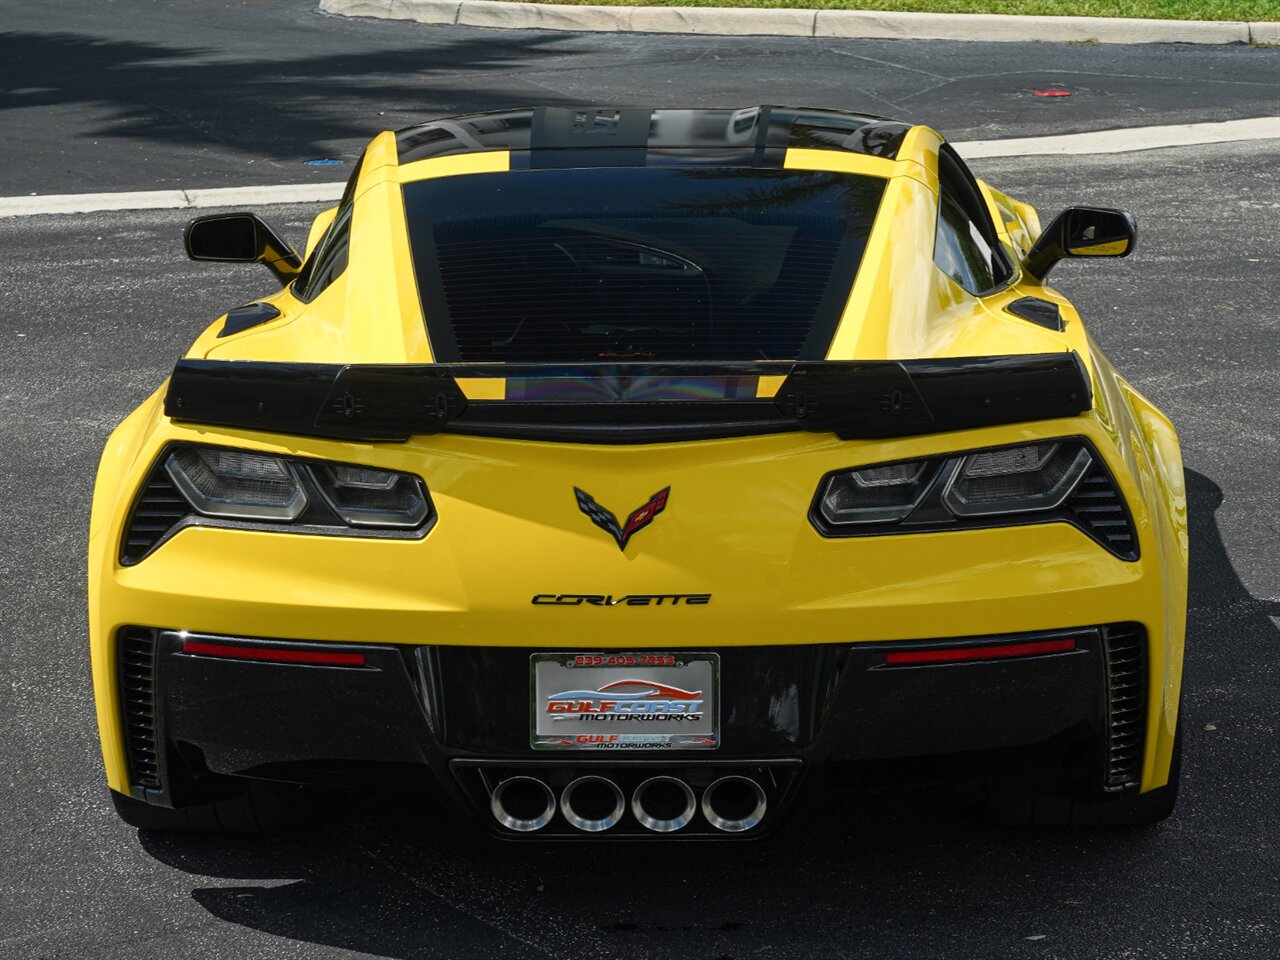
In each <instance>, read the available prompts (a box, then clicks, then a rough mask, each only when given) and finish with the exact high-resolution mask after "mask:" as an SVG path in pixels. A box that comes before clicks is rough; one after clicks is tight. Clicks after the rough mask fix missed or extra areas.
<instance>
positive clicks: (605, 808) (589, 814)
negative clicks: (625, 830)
mask: <svg viewBox="0 0 1280 960" xmlns="http://www.w3.org/2000/svg"><path fill="white" fill-rule="evenodd" d="M626 810H627V800H626V797H624V796H623V795H622V790H621V788H620V787H619V786H618V785H617V784H616V783H614V782H613V781H612V780H610V779H608V778H607V777H597V776H590V775H588V776H585V777H579V778H578V779H577V780H574V781H572V782H571V783H570V784H569V785H568V786H567V787H565V788H564V790H563V791H561V793H560V812H561V813H563V814H564V818H565V819H566V820H567V821H569V823H570V825H572V826H574V827H577V828H578V829H579V830H584V831H586V832H587V833H601V832H602V831H605V830H608V829H609V828H610V827H613V826H616V825H617V823H618V821H619V820H621V819H622V815H623V814H624V813H625V812H626Z"/></svg>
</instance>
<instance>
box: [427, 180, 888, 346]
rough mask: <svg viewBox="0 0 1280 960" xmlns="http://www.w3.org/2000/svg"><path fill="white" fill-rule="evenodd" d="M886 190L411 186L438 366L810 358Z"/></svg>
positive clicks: (766, 183)
mask: <svg viewBox="0 0 1280 960" xmlns="http://www.w3.org/2000/svg"><path fill="white" fill-rule="evenodd" d="M883 190H884V181H883V180H882V179H880V178H877V177H861V176H854V175H850V174H839V173H827V172H814V171H796V170H759V169H753V168H721V167H707V166H700V167H693V166H689V167H675V166H670V167H636V168H596V169H592V168H582V169H568V170H528V171H517V172H512V173H503V174H473V175H467V176H457V177H443V178H438V179H432V180H422V181H418V182H415V183H410V184H406V185H405V187H404V198H405V211H406V216H407V219H408V227H409V240H410V244H411V246H412V250H413V261H414V270H415V272H416V275H417V280H418V289H419V292H420V293H421V296H422V300H423V305H422V306H423V313H424V315H425V316H426V318H427V327H428V332H429V333H430V335H431V340H432V345H433V348H434V351H435V354H436V357H437V359H439V360H441V361H447V360H463V361H509V362H520V361H526V362H546V361H551V362H592V361H597V360H785V359H820V358H821V357H823V356H825V354H826V349H827V346H828V344H829V343H830V341H831V337H832V335H833V334H834V332H835V327H836V324H837V323H838V322H839V318H840V314H841V311H842V310H843V308H844V304H845V301H846V300H847V299H848V295H849V290H850V287H851V286H852V284H853V280H854V276H855V275H856V273H857V269H858V264H859V262H860V261H861V259H862V254H863V250H864V249H865V247H866V242H867V236H868V234H869V233H870V230H871V224H872V222H873V220H874V219H875V214H876V209H877V207H878V205H879V203H880V196H881V194H882V192H883Z"/></svg>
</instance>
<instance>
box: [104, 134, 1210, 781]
mask: <svg viewBox="0 0 1280 960" xmlns="http://www.w3.org/2000/svg"><path fill="white" fill-rule="evenodd" d="M940 142H941V140H940V138H939V137H938V135H937V134H936V133H934V132H933V131H931V130H928V129H927V128H923V127H920V128H916V129H915V130H913V131H912V133H911V134H909V135H908V137H907V138H906V140H905V141H904V142H903V146H902V149H901V150H900V159H898V160H896V161H889V160H884V159H881V158H876V157H865V156H858V155H854V154H849V153H843V152H837V151H821V150H791V151H790V152H789V153H788V155H787V158H786V165H787V166H788V167H789V168H792V169H829V170H836V171H845V172H856V173H863V174H867V175H871V176H882V177H885V178H886V180H887V183H886V187H885V191H884V195H883V200H882V205H881V211H880V215H879V217H878V218H877V220H876V223H875V226H874V228H873V231H872V235H871V237H870V240H869V242H868V245H867V249H866V253H865V256H864V258H863V261H862V264H861V267H860V269H859V271H858V274H857V277H856V280H855V282H854V285H853V287H852V289H851V291H850V294H849V299H848V302H847V304H846V307H845V310H844V312H843V316H842V319H841V322H840V325H839V328H838V330H837V332H836V335H835V337H834V339H833V341H832V344H831V347H830V349H829V351H828V358H830V359H855V358H856V359H879V358H907V357H962V356H991V355H996V354H1019V353H1058V352H1065V351H1072V350H1074V351H1076V352H1078V353H1079V355H1080V356H1081V357H1082V359H1083V360H1084V361H1085V364H1086V366H1087V367H1088V369H1089V372H1090V375H1091V377H1092V380H1093V388H1094V393H1095V398H1096V404H1095V409H1094V410H1093V411H1091V412H1090V413H1087V414H1085V415H1082V416H1079V417H1075V418H1070V419H1067V420H1061V421H1042V422H1037V423H1025V424H1016V425H1010V426H1002V427H991V428H985V429H980V430H972V431H966V432H963V433H955V434H935V435H928V436H919V437H910V438H903V439H891V440H874V441H869V440H862V441H844V442H842V441H840V440H838V439H836V438H835V437H834V436H827V435H815V434H808V433H795V434H782V435H774V436H762V437H750V438H741V439H724V440H712V441H699V442H684V443H663V444H641V445H620V446H598V445H583V444H571V443H550V442H532V441H516V440H496V439H483V438H477V437H466V436H456V435H446V434H442V435H438V436H431V437H418V438H414V439H413V440H411V441H410V442H408V443H405V444H366V443H347V442H339V441H333V440H319V439H310V438H305V437H292V436H290V437H286V436H274V435H268V434H262V433H255V432H251V431H234V430H225V429H218V428H212V427H194V426H191V425H183V424H178V423H175V422H172V421H170V420H169V419H167V418H166V417H165V416H164V415H163V411H162V404H161V398H162V396H163V391H161V392H158V393H157V394H155V395H153V396H152V397H151V398H149V399H148V400H147V401H146V403H144V404H143V405H142V406H141V407H139V408H138V410H136V411H135V412H134V413H133V414H131V415H130V417H129V418H128V419H126V420H125V421H124V422H123V423H122V424H121V425H120V426H119V427H118V428H117V429H116V431H115V432H114V433H113V434H112V436H111V438H110V439H109V441H108V443H107V446H106V450H105V452H104V455H103V459H102V463H101V466H100V469H99V473H98V479H97V485H96V489H95V494H94V504H93V519H92V523H91V532H90V541H89V554H90V555H89V573H90V584H89V586H90V609H91V616H90V629H91V636H90V642H91V648H92V653H93V660H94V683H95V690H96V693H97V702H98V710H99V722H100V725H101V728H102V744H103V752H104V757H105V760H106V769H107V776H108V780H109V782H110V785H111V786H112V787H113V788H114V789H116V790H120V791H127V789H128V785H127V771H126V769H125V759H124V754H123V751H122V745H121V733H120V719H119V716H118V712H117V711H116V710H115V708H114V705H115V704H116V703H117V702H118V697H117V691H116V689H115V683H116V681H115V671H114V669H112V668H111V664H113V663H114V650H113V640H112V638H113V636H114V633H115V631H116V629H117V627H119V626H121V625H123V624H139V625H144V626H156V627H168V628H180V629H191V630H199V631H206V632H211V633H226V634H231V635H247V636H267V637H287V638H292V639H313V640H342V641H351V642H378V643H388V642H391V643H406V644H419V643H424V642H429V643H432V644H466V645H493V646H545V647H555V646H558V645H564V646H578V645H582V644H584V643H585V644H589V645H592V646H601V647H615V648H633V649H636V648H644V647H663V648H679V647H688V646H695V647H696V646H705V645H707V644H714V645H716V646H737V645H754V644H779V643H785V644H804V643H810V644H817V643H848V642H870V641H883V640H894V639H920V638H932V637H958V636H966V635H981V634H992V633H1011V632H1019V631H1033V630H1050V629H1058V628H1066V627H1074V626H1083V625H1089V624H1098V623H1108V622H1119V621H1137V622H1139V623H1141V624H1143V625H1144V626H1145V627H1146V629H1147V631H1148V634H1149V636H1150V637H1151V638H1152V641H1153V642H1152V643H1151V663H1150V668H1151V669H1150V676H1151V677H1152V678H1154V683H1153V690H1152V696H1150V697H1149V698H1148V710H1149V722H1150V724H1151V726H1150V728H1149V729H1151V730H1152V731H1155V734H1156V735H1154V736H1149V737H1148V738H1147V753H1146V756H1145V761H1144V768H1143V769H1144V773H1143V781H1142V787H1143V789H1144V790H1149V789H1152V788H1154V787H1157V786H1160V785H1162V784H1163V783H1164V782H1165V781H1166V778H1167V776H1168V770H1169V763H1170V752H1171V749H1172V738H1173V731H1174V723H1175V719H1176V716H1177V706H1178V704H1177V691H1178V688H1179V681H1180V674H1181V657H1182V637H1183V632H1184V628H1185V594H1186V556H1187V539H1186V500H1185V491H1184V490H1183V486H1182V471H1181V460H1180V454H1179V452H1178V445H1177V438H1176V434H1175V433H1174V431H1173V428H1172V426H1171V425H1170V424H1169V422H1168V421H1167V420H1166V419H1165V418H1164V417H1163V416H1162V415H1161V414H1160V413H1159V412H1158V411H1157V410H1156V409H1155V408H1154V407H1153V406H1152V405H1151V404H1150V403H1149V402H1147V401H1146V400H1145V399H1144V398H1142V397H1141V396H1140V395H1139V394H1138V393H1137V392H1136V391H1135V390H1134V389H1133V388H1132V387H1131V386H1130V385H1129V384H1127V383H1125V382H1124V381H1123V380H1122V379H1121V378H1120V377H1119V376H1118V374H1116V372H1115V371H1114V369H1113V368H1112V367H1111V365H1110V364H1109V363H1108V362H1107V361H1106V359H1105V357H1103V356H1102V354H1101V353H1100V352H1099V351H1098V350H1097V348H1096V346H1095V345H1094V344H1092V342H1091V341H1090V340H1089V339H1088V336H1087V334H1086V333H1085V331H1084V328H1083V325H1082V324H1081V323H1080V320H1079V317H1078V315H1077V314H1076V313H1075V311H1074V310H1073V309H1072V308H1071V306H1070V304H1069V303H1067V302H1066V301H1065V300H1064V299H1063V298H1061V297H1060V296H1058V295H1057V294H1056V292H1054V291H1053V290H1051V289H1048V288H1045V287H1042V286H1040V285H1039V284H1031V283H1024V282H1021V281H1019V282H1016V283H1014V284H1013V285H1012V286H1009V287H1008V288H1006V289H1004V290H1001V291H998V292H996V293H995V294H992V295H991V296H988V297H982V298H978V297H973V296H971V295H970V294H968V293H966V292H964V291H963V290H961V289H960V288H959V287H957V286H956V284H955V283H954V282H952V281H951V280H950V279H949V278H948V277H946V276H945V275H943V274H942V272H941V271H940V270H938V269H937V268H936V267H935V266H934V264H933V238H934V224H935V221H936V217H937V194H936V190H937V175H936V169H937V151H938V146H939V144H940ZM509 164H510V159H509V155H508V154H506V153H504V152H501V151H495V152H490V153H479V154H464V155H459V156H447V157H441V158H436V159H429V160H422V161H418V162H416V163H413V164H410V165H408V166H406V167H403V168H400V167H398V166H396V163H395V145H394V138H393V137H391V135H389V134H384V135H382V136H381V137H379V138H378V139H377V140H375V141H374V143H373V144H372V145H371V146H370V149H369V151H368V153H367V154H366V159H365V162H364V166H363V168H362V169H361V171H360V175H359V177H360V178H359V181H358V183H357V185H356V189H355V210H354V218H353V221H352V223H353V226H352V242H351V258H350V262H349V265H348V267H347V269H346V271H345V273H344V274H343V275H342V276H341V277H340V278H339V279H338V280H337V281H335V282H334V283H333V284H332V286H330V287H329V288H328V289H327V290H325V292H324V293H322V294H321V295H320V296H319V297H317V298H316V299H315V300H314V301H313V302H311V303H308V304H304V303H302V302H301V301H299V300H297V299H296V298H294V297H293V295H292V294H291V293H290V292H288V291H281V292H280V293H279V294H277V295H276V296H274V297H272V298H268V299H269V300H270V302H273V303H275V304H276V305H277V306H278V307H279V308H280V309H281V311H282V316H281V318H279V319H277V320H274V321H271V322H270V323H267V324H264V325H263V326H261V327H258V328H254V329H252V330H248V331H245V332H243V333H240V334H236V335H233V336H230V337H226V338H221V339H219V338H217V337H216V334H217V332H218V330H219V329H220V326H221V325H220V323H215V324H213V325H212V326H211V327H210V328H209V329H208V330H207V331H206V332H205V333H204V334H203V335H202V336H201V337H200V338H199V339H198V340H197V341H196V343H195V344H194V345H193V347H192V349H191V351H190V353H189V354H188V355H189V356H192V357H208V358H212V359H252V360H288V361H294V362H329V363H405V362H411V363H421V362H431V360H432V359H433V357H432V352H431V346H430V343H429V342H428V340H427V335H426V332H425V325H424V322H423V316H422V306H421V302H420V299H419V297H418V293H417V290H416V288H415V285H414V280H413V270H412V265H411V260H410V253H409V247H408V238H407V231H406V229H405V225H404V215H403V207H402V202H401V199H400V198H401V191H400V186H401V184H402V183H404V182H408V181H410V180H414V179H420V178H425V177H439V176H467V175H484V174H491V173H499V172H502V171H505V170H507V169H508V168H509ZM984 190H985V192H986V195H987V199H988V202H989V203H990V205H991V208H992V212H993V214H994V216H995V219H996V221H997V224H998V226H999V227H1000V230H1001V233H1002V239H1003V240H1004V241H1005V242H1007V243H1008V244H1009V245H1010V249H1011V250H1012V251H1014V252H1015V254H1020V253H1023V252H1025V249H1026V248H1027V247H1028V246H1029V244H1030V243H1031V242H1032V241H1033V240H1034V237H1035V235H1036V233H1037V232H1038V230H1039V223H1038V218H1037V217H1036V214H1035V211H1034V210H1033V209H1032V208H1030V207H1028V206H1026V205H1025V204H1021V203H1018V202H1017V201H1014V200H1011V199H1010V198H1008V197H1006V196H1005V195H1003V194H1001V193H999V192H998V191H994V190H992V189H991V188H989V187H984ZM322 216H323V217H325V218H327V219H326V220H325V221H324V222H322V223H320V224H319V229H320V230H323V229H324V228H325V227H326V226H327V222H328V220H329V219H332V212H331V211H326V213H325V214H323V215H322ZM317 235H318V234H317V233H316V232H314V231H313V236H312V238H311V240H310V241H309V246H313V245H314V244H315V242H316V236H317ZM1032 293H1034V295H1036V296H1041V297H1045V298H1047V299H1051V300H1053V301H1055V302H1057V303H1059V305H1060V309H1061V311H1062V314H1063V317H1064V320H1065V329H1064V331H1063V332H1061V333H1057V332H1053V331H1049V330H1045V329H1043V328H1041V327H1038V326H1035V325H1034V324H1030V323H1027V322H1025V321H1023V320H1020V319H1018V318H1016V317H1014V316H1012V315H1011V314H1009V313H1008V312H1007V311H1006V310H1005V309H1004V307H1005V306H1006V305H1007V304H1008V303H1009V302H1011V301H1012V300H1014V299H1017V298H1018V297H1020V296H1025V295H1028V294H1032ZM773 379H774V380H780V378H773ZM459 384H460V386H461V388H462V389H463V392H464V393H465V394H466V395H467V396H468V397H470V398H472V399H501V398H502V397H503V396H504V395H505V394H504V392H503V381H502V380H500V379H497V380H494V379H485V378H471V379H467V378H463V379H462V380H460V381H459ZM778 386H779V383H778V382H769V383H765V382H763V381H762V383H761V385H760V388H759V395H760V396H770V395H772V393H773V392H776V390H777V388H778ZM1060 436H1085V437H1088V438H1089V439H1090V440H1091V441H1092V442H1093V444H1094V445H1095V447H1096V448H1097V449H1098V450H1099V451H1100V452H1101V453H1102V454H1103V456H1104V458H1105V459H1106V460H1107V462H1108V464H1109V465H1110V467H1111V470H1112V473H1113V474H1114V475H1115V477H1116V480H1117V482H1118V483H1119V484H1120V486H1121V489H1122V492H1123V494H1124V497H1125V499H1126V500H1127V502H1128V504H1129V506H1130V509H1131V511H1132V514H1133V519H1134V522H1135V526H1136V530H1137V535H1138V540H1139V543H1140V547H1141V559H1140V560H1138V561H1137V562H1125V561H1122V560H1119V559H1117V558H1116V557H1114V556H1112V555H1111V554H1110V553H1108V552H1107V551H1106V550H1104V549H1102V548H1101V547H1099V546H1098V545H1097V544H1096V543H1095V542H1094V541H1093V540H1091V539H1090V538H1089V537H1087V536H1086V535H1085V534H1083V533H1081V532H1080V531H1078V530H1076V529H1075V528H1074V527H1072V526H1070V525H1068V524H1065V523H1049V524H1038V525H1031V526H1022V527H1005V528H999V527H996V528H993V529H982V530H966V531H958V532H948V533H930V534H919V533H917V534H906V535H903V534H894V535H885V536H866V537H856V538H849V539H825V538H823V537H822V536H820V535H819V534H818V533H817V532H816V531H815V529H814V527H813V525H812V524H811V523H810V522H809V520H808V512H809V509H810V505H811V503H812V500H813V497H814V494H815V490H816V489H817V486H818V483H819V480H820V479H821V478H822V477H823V475H824V474H826V473H827V472H828V471H831V470H835V469H840V468H848V467H856V466H859V465H865V464H870V463H877V462H884V461H891V460H896V459H903V458H910V457H918V456H925V455H932V454H937V453H943V452H948V451H957V450H966V449H972V448H978V447H983V446H991V445H997V444H1005V443H1015V442H1019V441H1027V440H1033V439H1037V438H1052V437H1060ZM181 440H186V441H200V442H206V443H214V444H221V445H228V446H236V447H242V448H248V449H255V450H263V451H275V452H282V453H288V454H293V455H300V456H307V457H316V458H323V459H330V460H337V461H346V462H354V463H361V464H367V465H370V466H379V467H386V468H390V469H396V470H403V471H409V472H412V473H415V474H418V475H420V476H421V477H423V478H424V479H425V480H426V482H427V485H428V487H429V489H430V493H431V497H432V500H433V502H434V505H435V508H436V510H437V512H438V520H437V522H436V525H435V526H434V527H433V528H432V530H431V531H430V532H429V533H428V534H427V535H426V536H425V537H424V538H422V539H420V540H379V539H372V538H368V539H366V538H361V537H324V536H304V535H298V534H289V533H277V532H254V531H247V530H229V529H223V528H215V527H200V526H192V527H188V528H186V529H183V530H181V531H180V532H178V533H177V534H176V535H174V536H173V537H172V538H171V539H170V540H169V541H168V542H166V543H165V544H164V545H163V546H161V547H160V548H159V549H158V550H157V551H156V552H155V553H154V554H153V555H152V556H150V557H148V558H147V559H146V560H144V561H143V562H141V563H139V564H137V565H136V566H132V567H122V566H121V565H120V564H119V561H118V551H119V542H120V536H121V530H122V527H123V525H124V523H125V519H126V517H127V514H128V512H129V509H130V504H131V502H132V500H133V497H134V494H135V491H136V490H137V488H138V485H139V483H140V482H141V480H142V478H143V477H144V476H145V475H146V472H147V471H148V469H149V468H150V466H151V464H152V463H153V462H154V460H155V458H156V456H157V455H158V454H159V452H160V450H161V449H162V448H163V447H164V446H165V444H167V443H171V442H174V441H181ZM574 486H577V487H581V488H582V489H585V490H588V491H590V493H591V494H592V496H594V497H595V498H596V500H597V501H598V502H599V503H600V504H602V505H603V506H605V507H606V508H608V509H610V510H612V511H614V512H615V513H619V514H625V512H626V511H627V510H629V509H631V508H633V507H635V506H636V505H638V504H640V503H643V502H644V500H645V498H647V497H649V496H650V495H652V494H653V493H654V492H655V491H656V490H660V489H662V488H663V487H667V486H669V487H671V488H672V494H671V497H670V500H669V503H668V505H667V508H666V510H665V512H664V514H663V516H662V519H661V522H659V523H655V524H654V525H653V526H652V527H650V528H647V529H645V530H644V531H643V534H642V535H641V536H639V537H638V538H637V540H636V541H634V542H633V543H632V544H630V545H628V548H627V549H626V550H625V551H619V549H618V547H617V546H616V545H615V543H614V542H613V541H612V540H611V539H610V538H609V537H608V536H607V535H604V534H602V532H601V531H600V530H599V529H597V528H596V527H594V526H593V525H592V524H591V523H589V522H586V521H585V519H584V517H583V516H582V514H581V512H580V511H579V509H578V506H577V504H576V502H575V499H574V496H573V490H572V488H573V487H574ZM513 492H515V493H516V494H518V495H513ZM548 592H550V593H573V592H581V593H605V594H610V593H611V594H615V595H616V594H625V593H645V592H650V593H703V592H707V593H711V594H712V595H713V602H712V603H710V604H708V605H706V606H701V607H687V608H686V607H681V608H679V609H678V612H677V610H676V609H675V608H657V609H655V608H649V607H628V606H619V607H568V608H557V607H550V608H536V609H535V608H531V605H530V601H531V598H532V597H533V595H535V594H539V593H548Z"/></svg>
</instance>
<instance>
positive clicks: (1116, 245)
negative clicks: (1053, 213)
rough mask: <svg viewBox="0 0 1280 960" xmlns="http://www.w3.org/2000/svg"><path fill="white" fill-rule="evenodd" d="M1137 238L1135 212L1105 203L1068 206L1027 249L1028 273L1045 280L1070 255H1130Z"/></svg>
mask: <svg viewBox="0 0 1280 960" xmlns="http://www.w3.org/2000/svg"><path fill="white" fill-rule="evenodd" d="M1137 242H1138V225H1137V223H1136V222H1135V221H1134V219H1133V215H1132V214H1129V213H1125V212H1124V211H1123V210H1111V209H1108V208H1105V207H1068V208H1067V209H1066V210H1063V211H1062V213H1060V214H1058V216H1057V217H1055V218H1054V220H1053V222H1052V223H1051V224H1049V226H1047V227H1045V229H1044V233H1042V234H1040V238H1039V239H1038V240H1036V242H1035V246H1033V247H1032V248H1031V249H1030V250H1029V251H1028V252H1027V259H1026V269H1027V273H1029V274H1031V276H1033V277H1035V278H1036V279H1037V280H1040V281H1043V280H1044V278H1045V277H1047V276H1048V275H1049V271H1050V270H1052V269H1053V265H1054V264H1055V263H1057V262H1058V261H1059V260H1064V259H1066V258H1067V257H1127V256H1128V255H1129V254H1130V253H1132V252H1133V247H1134V244H1136V243H1137Z"/></svg>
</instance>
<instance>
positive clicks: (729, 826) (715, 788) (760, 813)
mask: <svg viewBox="0 0 1280 960" xmlns="http://www.w3.org/2000/svg"><path fill="white" fill-rule="evenodd" d="M768 806H769V803H768V799H767V798H766V797H765V794H764V788H763V787H761V786H760V784H758V783H756V782H755V781H754V780H752V779H751V778H750V777H740V776H736V775H735V776H728V777H721V778H720V779H719V780H716V781H713V782H712V783H711V784H710V786H708V787H707V789H706V790H704V791H703V793H702V815H703V816H704V817H706V818H707V823H709V824H711V825H712V826H713V827H715V828H716V829H717V830H723V831H724V832H725V833H742V832H743V831H744V830H750V829H751V828H752V827H754V826H756V825H757V824H758V823H759V822H760V821H761V820H763V819H764V814H765V810H767V809H768Z"/></svg>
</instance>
